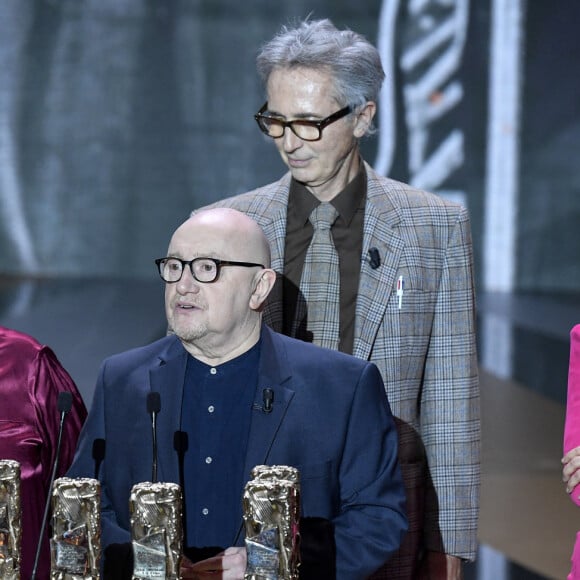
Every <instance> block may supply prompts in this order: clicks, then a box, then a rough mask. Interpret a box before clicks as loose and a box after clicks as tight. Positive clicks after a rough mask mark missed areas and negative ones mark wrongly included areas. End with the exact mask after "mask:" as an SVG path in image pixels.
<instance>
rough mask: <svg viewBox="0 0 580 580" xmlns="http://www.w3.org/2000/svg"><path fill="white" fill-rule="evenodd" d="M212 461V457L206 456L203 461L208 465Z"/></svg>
mask: <svg viewBox="0 0 580 580" xmlns="http://www.w3.org/2000/svg"><path fill="white" fill-rule="evenodd" d="M212 461H213V459H212V458H211V457H206V458H205V462H206V463H207V464H208V465H209V464H210V463H211V462H212Z"/></svg>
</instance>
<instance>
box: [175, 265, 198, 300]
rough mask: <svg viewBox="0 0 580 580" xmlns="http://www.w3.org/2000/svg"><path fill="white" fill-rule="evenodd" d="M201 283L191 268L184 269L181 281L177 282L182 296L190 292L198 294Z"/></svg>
mask: <svg viewBox="0 0 580 580" xmlns="http://www.w3.org/2000/svg"><path fill="white" fill-rule="evenodd" d="M199 285H200V282H198V281H197V280H196V279H195V278H194V276H193V272H192V271H191V268H190V267H188V266H186V267H184V269H183V274H182V275H181V279H180V280H179V282H177V291H178V292H179V293H180V294H187V293H188V292H198V291H199Z"/></svg>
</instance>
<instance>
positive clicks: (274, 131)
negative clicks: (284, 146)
mask: <svg viewBox="0 0 580 580" xmlns="http://www.w3.org/2000/svg"><path fill="white" fill-rule="evenodd" d="M267 107H268V103H264V105H263V106H262V108H261V109H260V110H259V111H258V112H257V113H256V114H255V115H254V119H256V122H257V123H258V127H260V130H261V131H262V132H263V133H265V134H266V135H268V137H272V139H279V138H280V137H282V136H283V135H284V131H285V130H286V127H290V129H291V130H292V133H294V135H296V136H297V137H300V139H302V140H304V141H319V140H320V139H322V129H324V128H325V127H327V126H328V125H330V124H331V123H334V122H335V121H338V120H339V119H342V118H343V117H346V116H347V115H348V114H349V113H350V112H351V111H352V107H351V106H350V105H349V106H348V107H344V109H340V111H337V112H336V113H332V115H329V116H328V117H326V118H325V119H321V120H320V121H309V120H307V119H295V120H294V121H283V120H282V119H278V118H277V117H272V116H270V115H265V114H264V113H265V111H266V109H267Z"/></svg>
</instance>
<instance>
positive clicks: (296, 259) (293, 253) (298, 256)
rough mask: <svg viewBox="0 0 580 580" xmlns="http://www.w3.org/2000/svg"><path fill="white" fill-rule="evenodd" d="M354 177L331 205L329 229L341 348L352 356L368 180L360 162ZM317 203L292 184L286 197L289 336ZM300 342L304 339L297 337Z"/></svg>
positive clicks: (286, 320)
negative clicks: (332, 219) (337, 288)
mask: <svg viewBox="0 0 580 580" xmlns="http://www.w3.org/2000/svg"><path fill="white" fill-rule="evenodd" d="M360 167H361V168H360V170H359V172H358V174H357V175H356V177H355V178H354V179H353V180H352V181H351V182H350V183H349V184H348V185H347V186H346V187H345V188H344V190H343V191H341V192H340V193H339V194H338V195H337V196H336V197H335V198H334V199H332V200H331V201H330V203H332V205H334V207H335V208H336V209H337V210H338V213H339V216H338V218H337V220H336V222H334V225H333V226H332V230H331V232H332V238H333V240H334V245H335V247H336V251H337V252H338V256H339V260H340V266H339V269H340V344H339V350H341V351H342V352H346V353H349V354H352V350H353V345H354V323H355V310H356V297H357V292H358V282H359V277H360V267H361V259H362V244H363V225H364V210H365V201H366V193H367V176H366V171H365V169H364V164H363V163H362V162H361V166H360ZM319 203H320V202H319V201H318V199H316V197H314V195H312V193H310V192H309V191H308V190H307V189H306V187H305V186H304V185H302V184H301V183H299V182H297V181H295V180H294V179H293V180H292V182H291V184H290V192H289V195H288V216H287V218H286V245H285V248H284V280H283V296H284V298H283V300H284V334H290V332H291V329H292V321H293V319H294V313H295V310H296V301H297V296H298V288H299V287H300V278H301V276H302V269H303V268H304V259H305V258H306V251H307V250H308V246H309V245H310V241H311V239H312V233H313V228H312V224H311V223H310V222H309V221H308V217H309V216H310V214H311V213H312V210H313V209H314V208H315V207H316V206H317V205H318V204H319ZM298 338H303V337H298Z"/></svg>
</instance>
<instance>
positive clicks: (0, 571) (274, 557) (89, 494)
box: [0, 460, 300, 580]
mask: <svg viewBox="0 0 580 580" xmlns="http://www.w3.org/2000/svg"><path fill="white" fill-rule="evenodd" d="M251 475H252V479H251V480H250V481H249V482H248V483H247V484H246V487H245V489H244V494H243V497H242V505H243V511H244V523H245V529H246V548H247V555H248V564H247V569H246V574H245V578H246V579H248V580H296V579H297V578H298V568H299V564H300V561H299V537H300V535H299V528H298V522H299V515H300V483H299V474H298V471H297V470H296V469H295V468H292V467H286V466H263V465H260V466H257V467H255V468H254V469H253V470H252V474H251ZM100 495H101V489H100V483H99V481H98V480H97V479H89V478H80V479H72V478H67V477H61V478H59V479H56V480H55V481H54V484H53V487H52V494H51V507H52V537H51V540H50V548H51V550H50V551H51V572H50V577H51V580H89V579H98V578H99V577H100V572H99V568H100V559H101V521H100ZM182 501H183V500H182V494H181V488H180V486H179V485H177V484H175V483H148V482H143V483H139V484H136V485H134V486H133V488H132V490H131V496H130V499H129V511H130V516H131V535H132V546H133V556H134V558H133V560H134V565H133V576H132V578H133V580H145V579H148V580H150V579H159V580H178V579H179V578H180V575H179V568H180V564H181V553H182V549H183V546H182V537H183V533H182V532H183V530H182ZM21 509H22V508H21V495H20V465H19V463H18V462H16V461H12V460H0V580H20V578H21V573H20V570H21V560H20V547H21V536H22V530H21V513H22V512H21Z"/></svg>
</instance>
